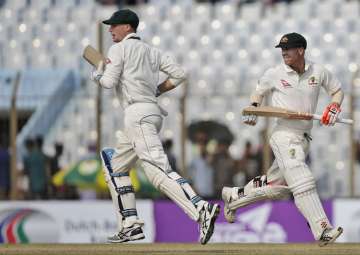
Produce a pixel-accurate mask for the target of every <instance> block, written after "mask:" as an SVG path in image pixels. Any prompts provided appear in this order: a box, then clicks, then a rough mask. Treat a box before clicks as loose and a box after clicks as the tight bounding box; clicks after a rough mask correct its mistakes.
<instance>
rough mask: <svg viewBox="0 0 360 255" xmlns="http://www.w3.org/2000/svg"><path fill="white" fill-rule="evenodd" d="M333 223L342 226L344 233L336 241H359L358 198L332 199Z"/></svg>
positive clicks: (359, 204) (359, 212)
mask: <svg viewBox="0 0 360 255" xmlns="http://www.w3.org/2000/svg"><path fill="white" fill-rule="evenodd" d="M333 224H334V226H341V227H343V228H344V233H343V234H342V235H341V236H340V237H339V239H337V241H338V242H352V243H358V242H360V200H359V199H336V200H334V205H333Z"/></svg>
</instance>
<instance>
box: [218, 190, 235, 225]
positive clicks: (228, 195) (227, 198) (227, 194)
mask: <svg viewBox="0 0 360 255" xmlns="http://www.w3.org/2000/svg"><path fill="white" fill-rule="evenodd" d="M234 192H236V193H237V188H230V187H224V188H223V189H222V191H221V197H222V199H223V200H224V216H225V219H226V221H227V222H229V223H234V222H235V219H236V210H231V209H230V207H229V204H230V203H231V202H232V201H233V193H234Z"/></svg>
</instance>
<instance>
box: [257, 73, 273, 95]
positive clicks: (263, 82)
mask: <svg viewBox="0 0 360 255" xmlns="http://www.w3.org/2000/svg"><path fill="white" fill-rule="evenodd" d="M272 81H273V79H272V71H271V69H269V70H267V71H266V72H265V73H264V75H263V76H262V77H261V78H260V79H259V81H258V84H257V85H256V89H255V93H254V94H256V95H259V96H265V95H266V94H267V93H269V92H270V91H271V89H272Z"/></svg>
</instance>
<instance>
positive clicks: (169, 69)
mask: <svg viewBox="0 0 360 255" xmlns="http://www.w3.org/2000/svg"><path fill="white" fill-rule="evenodd" d="M160 71H162V72H164V73H165V74H167V75H168V76H169V80H170V82H171V83H172V84H173V85H174V86H178V85H179V84H180V83H182V82H183V81H184V80H185V79H186V73H185V70H184V69H183V68H182V67H181V66H180V65H179V64H177V63H176V62H175V60H174V59H173V58H172V57H170V56H169V55H166V54H165V55H162V54H161V53H160Z"/></svg>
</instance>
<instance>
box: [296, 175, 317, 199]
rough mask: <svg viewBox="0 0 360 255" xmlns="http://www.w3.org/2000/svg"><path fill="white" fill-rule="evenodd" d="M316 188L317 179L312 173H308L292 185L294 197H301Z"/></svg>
mask: <svg viewBox="0 0 360 255" xmlns="http://www.w3.org/2000/svg"><path fill="white" fill-rule="evenodd" d="M315 188H316V184H315V178H314V177H313V175H312V174H311V173H310V171H309V172H308V173H306V172H305V174H303V175H302V177H301V178H299V179H298V180H296V181H295V182H294V183H292V184H291V185H290V190H291V192H292V193H293V195H294V196H297V195H300V194H302V193H304V192H307V191H310V190H313V189H315Z"/></svg>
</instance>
